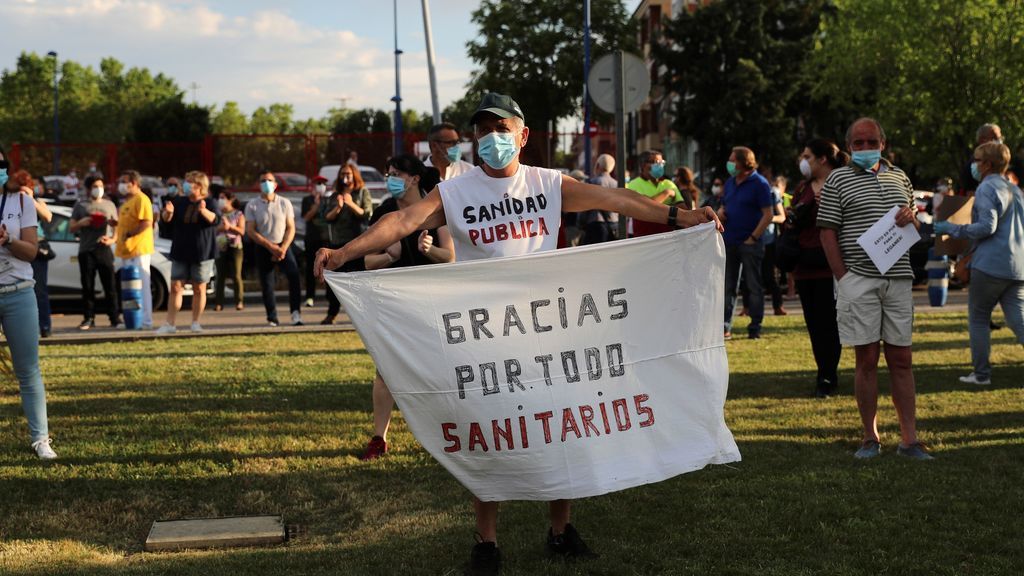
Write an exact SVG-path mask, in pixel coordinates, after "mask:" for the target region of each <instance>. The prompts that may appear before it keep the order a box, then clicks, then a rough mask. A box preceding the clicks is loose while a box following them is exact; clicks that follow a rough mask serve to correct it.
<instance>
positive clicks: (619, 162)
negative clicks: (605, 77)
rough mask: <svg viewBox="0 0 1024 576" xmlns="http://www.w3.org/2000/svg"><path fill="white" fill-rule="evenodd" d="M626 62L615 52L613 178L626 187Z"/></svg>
mask: <svg viewBox="0 0 1024 576" xmlns="http://www.w3.org/2000/svg"><path fill="white" fill-rule="evenodd" d="M625 68H626V60H625V53H624V52H623V51H622V50H616V51H615V74H614V75H613V78H614V82H615V178H616V180H618V181H619V186H623V187H625V186H626V71H625ZM625 237H626V219H625V218H619V238H625Z"/></svg>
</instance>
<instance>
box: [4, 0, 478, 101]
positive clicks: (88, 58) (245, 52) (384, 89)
mask: <svg viewBox="0 0 1024 576" xmlns="http://www.w3.org/2000/svg"><path fill="white" fill-rule="evenodd" d="M242 6H244V5H242ZM285 6H286V5H285ZM285 9H286V8H285ZM0 19H3V20H6V21H8V22H10V23H12V24H14V26H10V27H9V28H8V31H9V34H8V35H7V37H6V38H5V44H6V45H8V46H17V47H19V49H22V50H27V51H35V52H37V53H40V54H45V53H46V52H48V51H49V50H57V51H58V52H59V53H60V57H61V58H62V59H64V58H68V59H72V60H75V61H77V62H79V63H82V64H86V65H92V66H94V67H95V66H98V64H99V61H100V59H102V58H104V57H107V56H110V57H114V58H116V59H118V60H120V61H121V62H123V63H125V64H126V65H127V66H129V67H131V66H137V67H145V68H149V69H150V71H152V72H154V73H156V72H163V73H165V74H167V75H169V76H171V77H172V78H174V79H175V80H176V81H177V83H178V85H179V86H180V87H181V88H182V89H183V90H186V91H188V86H189V85H190V84H191V83H192V82H195V83H197V84H198V85H199V86H200V88H199V89H198V99H199V101H200V103H203V104H216V105H222V104H223V103H224V102H226V101H228V100H234V101H237V102H238V103H239V105H240V107H241V108H242V109H243V110H244V111H246V112H252V111H253V110H254V109H256V108H257V107H259V106H267V105H270V104H272V103H275V102H284V103H291V104H294V105H295V110H296V117H298V118H304V117H308V116H313V117H319V116H322V115H324V114H326V111H327V110H328V109H329V108H332V107H337V106H338V105H339V104H340V102H339V101H338V99H339V98H342V97H345V98H346V99H347V102H346V105H347V106H349V107H351V108H362V107H372V108H382V109H390V108H391V107H393V103H392V102H391V101H390V98H391V97H392V96H393V95H394V56H393V54H392V50H391V47H390V44H388V45H386V46H381V45H380V43H379V41H378V40H377V39H375V38H373V37H370V36H368V35H366V34H365V33H361V32H360V31H359V30H336V29H329V28H326V27H324V26H322V25H321V24H320V23H318V22H300V21H298V20H296V19H295V18H293V17H292V16H290V15H289V13H287V12H285V11H282V9H259V6H254V7H253V8H252V10H251V11H249V12H246V11H245V8H242V9H241V11H239V12H238V13H231V14H228V13H224V12H222V11H218V10H215V9H213V8H211V7H210V5H208V4H207V3H205V2H203V0H167V1H160V0H18V1H17V2H16V3H14V4H13V5H12V4H11V3H10V2H3V1H0ZM407 41H408V42H407V44H411V45H414V46H421V45H422V34H420V39H419V40H416V39H415V38H411V37H407ZM7 57H8V58H10V60H8V61H6V62H3V61H0V68H5V67H6V68H10V67H12V66H13V65H14V58H13V57H14V54H13V51H8V55H7ZM468 76H469V74H468V70H465V69H460V68H459V67H457V66H453V65H452V64H451V63H450V62H447V61H444V60H443V59H441V60H439V62H438V69H437V78H438V84H439V90H440V92H441V101H442V103H445V102H450V101H452V100H454V99H456V98H458V97H459V96H461V93H462V91H463V85H464V84H465V82H466V80H467V79H468ZM402 92H403V93H402V97H403V103H402V104H403V108H406V109H415V110H423V111H428V110H429V109H430V93H429V84H428V76H427V67H426V55H425V51H424V50H419V51H407V52H406V53H405V54H403V55H402ZM189 96H191V93H189ZM443 105H444V104H442V106H443Z"/></svg>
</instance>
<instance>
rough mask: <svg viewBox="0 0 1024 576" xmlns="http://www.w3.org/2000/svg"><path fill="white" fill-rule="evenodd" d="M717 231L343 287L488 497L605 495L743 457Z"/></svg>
mask: <svg viewBox="0 0 1024 576" xmlns="http://www.w3.org/2000/svg"><path fill="white" fill-rule="evenodd" d="M724 268H725V248H724V245H723V243H722V239H721V236H720V235H719V234H718V232H716V231H715V229H714V227H713V225H711V224H707V225H703V226H700V227H696V228H690V229H687V230H681V231H678V232H674V233H671V234H661V235H657V236H648V237H644V238H637V239H633V240H626V241H619V242H610V243H606V244H600V245H596V246H587V247H580V248H574V249H570V250H558V251H552V252H544V253H540V254H534V255H529V256H517V257H511V258H501V259H495V260H479V261H473V262H462V263H459V262H456V263H454V264H447V265H433V266H421V267H415V268H402V269H397V270H388V271H381V272H361V273H353V274H343V273H329V274H328V275H327V282H328V284H329V285H330V287H331V289H333V290H334V293H335V294H337V296H338V298H339V299H340V300H341V302H342V303H343V304H344V305H345V310H346V311H347V312H348V314H349V316H350V317H351V318H352V322H353V323H354V324H355V327H356V330H358V331H359V335H360V336H361V337H362V339H363V342H364V343H365V344H366V348H367V350H368V351H369V352H370V354H371V355H372V356H373V359H374V362H376V364H377V368H378V369H379V370H380V373H381V374H382V375H383V376H384V380H385V381H386V382H387V383H388V387H389V388H390V389H391V392H392V393H393V394H394V396H395V399H396V401H397V402H398V405H399V407H400V408H401V410H402V413H403V414H404V416H405V419H406V421H407V422H408V423H409V427H410V429H411V430H412V432H413V434H415V436H416V438H417V440H419V441H420V443H422V444H423V446H424V447H426V449H427V451H428V452H430V454H431V455H432V456H433V457H434V458H436V459H437V460H438V461H439V462H440V463H441V464H442V465H443V466H444V467H445V468H447V469H448V470H449V471H450V472H451V473H452V474H453V475H454V476H455V477H456V478H457V479H458V480H459V481H460V482H462V484H463V485H465V486H466V488H468V489H469V490H470V491H471V492H473V494H475V495H476V496H477V497H478V498H480V499H481V500H485V501H492V500H555V499H559V498H580V497H586V496H595V495H599V494H605V493H607V492H612V491H615V490H622V489H625V488H630V487H633V486H639V485H642V484H647V483H651V482H658V481H661V480H665V479H667V478H671V477H673V476H676V475H678V474H683V473H685V472H691V471H693V470H699V469H701V468H703V467H704V466H706V465H708V464H722V463H726V462H734V461H737V460H739V459H740V454H739V450H738V449H737V447H736V443H735V441H734V440H733V437H732V433H731V432H730V431H729V429H728V428H727V427H726V425H725V420H724V417H723V408H724V405H725V397H726V391H727V388H728V380H729V366H728V359H727V358H726V353H725V347H724V344H723V341H722V310H723V301H722V299H723V297H724V288H723V282H724V276H725V272H724Z"/></svg>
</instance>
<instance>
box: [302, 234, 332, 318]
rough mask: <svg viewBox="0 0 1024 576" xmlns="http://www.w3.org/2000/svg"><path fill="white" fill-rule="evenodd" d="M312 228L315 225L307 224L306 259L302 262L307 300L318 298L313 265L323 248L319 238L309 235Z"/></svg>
mask: <svg viewBox="0 0 1024 576" xmlns="http://www.w3.org/2000/svg"><path fill="white" fill-rule="evenodd" d="M311 228H313V223H312V222H307V223H306V257H305V259H304V260H303V262H302V279H303V280H304V281H305V282H306V299H307V300H314V299H315V298H316V276H314V275H313V264H314V263H315V262H316V251H317V250H319V249H320V248H321V247H322V246H323V243H322V242H320V238H319V237H317V236H315V235H313V234H310V233H309V231H310V229H311ZM327 291H328V292H330V291H331V289H330V288H328V289H327Z"/></svg>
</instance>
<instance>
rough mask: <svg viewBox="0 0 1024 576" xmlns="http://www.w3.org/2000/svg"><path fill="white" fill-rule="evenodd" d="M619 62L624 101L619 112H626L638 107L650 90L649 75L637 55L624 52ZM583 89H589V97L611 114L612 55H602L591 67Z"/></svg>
mask: <svg viewBox="0 0 1024 576" xmlns="http://www.w3.org/2000/svg"><path fill="white" fill-rule="evenodd" d="M622 61H623V67H622V78H623V84H624V88H625V98H624V100H625V101H626V107H625V109H624V110H623V112H624V113H627V114H628V113H630V112H634V111H636V110H637V109H639V108H640V105H641V104H643V103H644V102H645V101H646V100H647V96H648V94H649V93H650V92H651V77H650V72H649V71H648V70H647V66H646V65H645V64H644V61H643V60H641V59H640V57H639V56H637V55H635V54H629V53H625V54H623V55H622ZM587 89H588V90H589V91H590V99H591V100H593V101H594V104H596V105H597V107H598V108H600V109H601V110H604V111H605V112H611V113H612V114H614V113H615V54H606V55H604V56H602V57H601V58H600V59H599V60H598V61H597V62H595V63H594V65H593V66H591V68H590V77H588V78H587Z"/></svg>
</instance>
